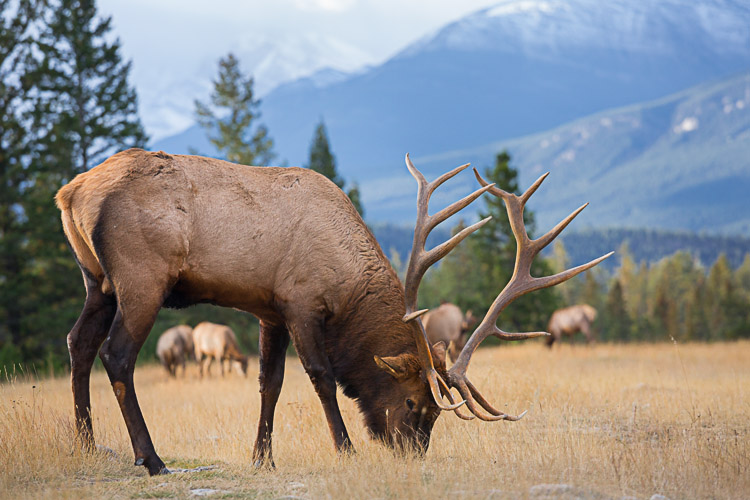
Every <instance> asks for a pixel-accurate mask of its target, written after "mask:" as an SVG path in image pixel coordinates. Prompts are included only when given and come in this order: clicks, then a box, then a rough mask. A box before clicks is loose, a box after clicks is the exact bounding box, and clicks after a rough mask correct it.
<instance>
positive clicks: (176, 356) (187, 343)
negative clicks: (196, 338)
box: [156, 325, 194, 377]
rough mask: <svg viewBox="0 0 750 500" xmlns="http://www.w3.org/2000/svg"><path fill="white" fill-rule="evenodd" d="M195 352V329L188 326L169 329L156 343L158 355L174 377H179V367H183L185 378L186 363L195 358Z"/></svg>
mask: <svg viewBox="0 0 750 500" xmlns="http://www.w3.org/2000/svg"><path fill="white" fill-rule="evenodd" d="M193 350H194V349H193V329H192V328H191V327H190V326H188V325H177V326H173V327H172V328H169V329H168V330H166V331H165V332H164V333H162V334H161V336H160V337H159V341H158V342H157V343H156V355H157V356H158V358H159V361H161V364H162V366H164V368H165V369H166V370H167V372H168V373H169V374H170V375H171V376H173V377H174V376H176V375H177V367H178V366H182V376H183V377H184V376H185V361H187V359H189V358H192V357H193Z"/></svg>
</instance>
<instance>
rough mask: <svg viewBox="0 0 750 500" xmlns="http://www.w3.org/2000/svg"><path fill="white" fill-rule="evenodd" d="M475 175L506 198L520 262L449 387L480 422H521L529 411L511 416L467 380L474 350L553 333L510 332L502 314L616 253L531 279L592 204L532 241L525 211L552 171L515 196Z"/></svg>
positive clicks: (463, 353) (474, 335)
mask: <svg viewBox="0 0 750 500" xmlns="http://www.w3.org/2000/svg"><path fill="white" fill-rule="evenodd" d="M474 175H476V177H477V180H478V181H479V183H480V184H481V185H482V186H484V188H487V189H489V191H490V193H492V194H493V195H495V196H497V197H499V198H502V199H503V201H504V202H505V208H506V210H507V212H508V218H509V219H510V224H511V228H512V230H513V235H514V236H515V239H516V245H517V248H516V263H515V267H514V269H513V276H512V277H511V278H510V281H509V282H508V284H507V285H505V288H503V290H502V291H501V292H500V295H498V296H497V298H496V299H495V302H493V303H492V307H490V310H489V311H488V312H487V315H486V316H485V317H484V319H483V320H482V322H481V323H480V324H479V326H478V327H477V329H476V330H474V333H472V334H471V337H470V338H469V341H468V342H467V343H466V345H465V346H464V348H463V349H462V350H461V354H459V356H458V359H457V360H456V363H455V364H454V365H453V366H452V367H451V369H450V371H449V372H448V384H449V385H450V386H451V387H454V388H456V389H457V390H458V392H459V393H460V394H461V397H463V398H464V400H465V401H466V406H467V408H468V409H469V411H471V412H472V413H473V414H474V415H476V416H477V417H479V418H480V419H482V420H488V421H494V420H518V419H520V418H522V417H523V416H524V415H525V414H526V412H523V413H522V414H520V415H518V416H513V415H507V414H505V413H503V412H501V411H499V410H497V409H495V408H494V407H493V406H492V405H491V404H490V403H489V402H488V401H487V400H486V399H485V398H484V397H483V396H482V394H481V393H480V392H479V391H478V390H477V388H476V387H474V385H473V384H472V383H471V382H470V381H469V379H467V378H466V369H467V368H468V366H469V361H470V360H471V356H472V354H474V351H475V350H476V348H477V347H478V346H479V344H480V343H481V342H482V341H483V340H484V339H486V338H487V337H489V336H490V335H494V336H495V337H497V338H499V339H502V340H522V339H529V338H533V337H539V336H542V335H549V333H546V332H529V333H507V332H504V331H502V330H500V329H499V328H498V327H497V324H496V323H497V318H498V316H499V315H500V313H501V312H502V311H503V310H504V309H505V308H506V307H507V306H508V304H510V303H511V302H513V301H514V300H515V299H517V298H518V297H520V296H521V295H524V294H526V293H529V292H532V291H534V290H539V289H541V288H547V287H550V286H554V285H557V284H559V283H562V282H563V281H566V280H568V279H570V278H572V277H573V276H575V275H577V274H578V273H581V272H583V271H585V270H586V269H589V268H591V267H594V266H595V265H597V264H598V263H600V262H601V261H603V260H604V259H606V258H607V257H609V256H610V255H612V254H613V253H614V252H610V253H608V254H606V255H603V256H601V257H599V258H598V259H594V260H592V261H591V262H588V263H586V264H583V265H581V266H578V267H574V268H572V269H568V270H566V271H563V272H560V273H557V274H555V275H552V276H545V277H542V278H535V277H533V276H531V263H532V262H533V260H534V257H536V256H537V254H539V252H541V251H542V249H543V248H544V247H546V246H547V245H549V244H550V242H552V240H554V239H555V237H557V235H558V234H560V232H561V231H562V230H563V229H565V227H566V226H567V225H568V224H570V222H571V221H572V220H573V219H574V218H575V217H576V216H577V215H578V214H579V213H580V212H581V210H583V209H584V208H586V205H588V203H586V204H585V205H583V206H581V207H580V208H578V209H577V210H576V211H574V212H573V213H572V214H570V215H569V216H568V217H566V218H565V219H564V220H563V221H561V222H560V223H559V224H557V226H555V227H554V228H552V229H551V230H550V231H549V232H548V233H547V234H545V235H544V236H541V237H540V238H537V239H535V240H531V239H529V235H528V233H527V232H526V226H525V225H524V222H523V209H524V206H525V205H526V202H527V201H528V200H529V198H530V197H531V195H532V194H534V192H535V191H536V190H537V189H538V188H539V186H540V185H541V183H542V181H544V179H545V178H546V177H547V175H549V172H548V173H546V174H544V175H542V176H541V177H540V178H539V179H537V181H536V182H535V183H534V184H533V185H532V186H531V187H530V188H529V189H528V190H526V192H525V193H523V194H522V195H521V196H517V195H515V194H513V193H507V192H505V191H503V190H502V189H499V188H497V187H495V186H493V185H492V184H488V183H487V182H486V181H485V180H484V179H483V178H482V177H481V176H480V175H479V172H477V170H476V169H474ZM479 407H481V408H483V409H484V410H485V411H482V410H480V408H479ZM485 412H486V413H485Z"/></svg>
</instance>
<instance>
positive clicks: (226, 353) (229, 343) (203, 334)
mask: <svg viewBox="0 0 750 500" xmlns="http://www.w3.org/2000/svg"><path fill="white" fill-rule="evenodd" d="M193 342H194V343H195V360H196V361H197V362H198V366H199V367H200V374H201V377H203V371H204V367H205V371H206V372H207V373H208V375H211V363H212V362H213V360H214V359H215V360H216V361H217V362H218V363H219V370H221V376H222V377H223V376H224V361H228V362H229V369H230V371H231V368H232V363H233V362H237V363H239V364H240V367H241V369H242V374H243V375H247V356H245V355H244V354H242V353H241V352H240V346H239V345H238V344H237V337H236V336H235V335H234V332H233V331H232V329H231V328H229V327H228V326H226V325H217V324H216V323H209V322H208V321H203V322H202V323H198V324H197V325H196V326H195V329H194V330H193ZM203 356H205V357H206V358H205V359H203Z"/></svg>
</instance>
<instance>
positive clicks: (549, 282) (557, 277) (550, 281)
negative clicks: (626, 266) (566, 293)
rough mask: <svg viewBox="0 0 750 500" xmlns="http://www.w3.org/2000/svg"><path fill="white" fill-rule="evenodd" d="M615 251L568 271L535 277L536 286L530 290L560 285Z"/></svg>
mask: <svg viewBox="0 0 750 500" xmlns="http://www.w3.org/2000/svg"><path fill="white" fill-rule="evenodd" d="M614 253H615V252H609V253H608V254H605V255H602V256H601V257H599V258H597V259H594V260H592V261H589V262H587V263H585V264H581V265H580V266H576V267H573V268H571V269H568V270H567V271H563V272H561V273H557V274H553V275H552V276H544V277H543V278H533V281H534V283H535V285H534V287H532V288H530V289H529V292H532V291H534V290H539V289H541V288H547V287H550V286H554V285H559V284H560V283H562V282H563V281H567V280H569V279H570V278H572V277H573V276H575V275H577V274H580V273H582V272H583V271H585V270H587V269H591V268H592V267H594V266H595V265H597V264H598V263H600V262H601V261H603V260H605V259H608V258H610V257H611V256H612V255H614Z"/></svg>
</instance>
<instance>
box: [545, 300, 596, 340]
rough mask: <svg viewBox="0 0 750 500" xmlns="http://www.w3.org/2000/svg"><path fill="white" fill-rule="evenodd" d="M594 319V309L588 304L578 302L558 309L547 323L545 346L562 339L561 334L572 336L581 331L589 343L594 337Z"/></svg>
mask: <svg viewBox="0 0 750 500" xmlns="http://www.w3.org/2000/svg"><path fill="white" fill-rule="evenodd" d="M595 319H596V309H594V308H593V307H591V306H590V305H588V304H579V305H575V306H570V307H566V308H563V309H558V310H557V311H555V312H554V313H552V316H551V317H550V319H549V323H547V331H548V332H549V333H550V336H549V337H547V347H552V344H554V343H555V342H559V341H560V340H562V337H563V335H567V336H569V337H572V336H573V335H574V334H575V333H577V332H582V333H583V334H584V335H585V336H586V342H587V343H589V344H591V343H593V342H594V341H595V340H596V338H595V336H594V331H593V329H592V325H593V324H594V320H595Z"/></svg>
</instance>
